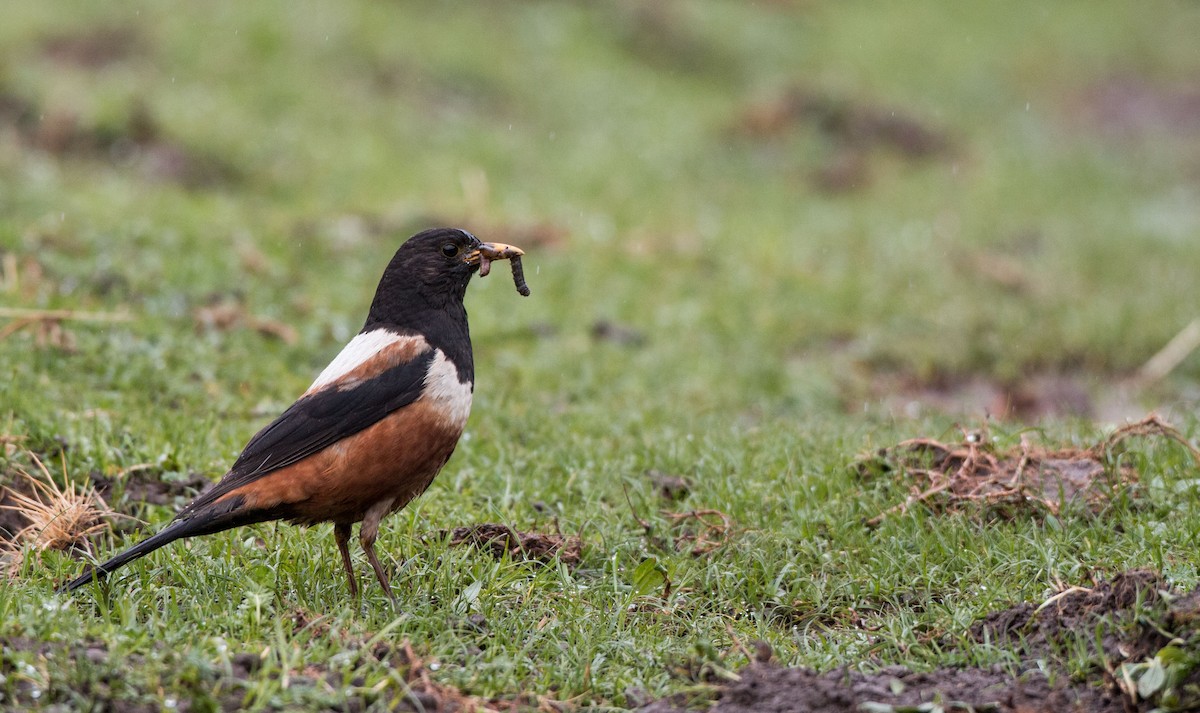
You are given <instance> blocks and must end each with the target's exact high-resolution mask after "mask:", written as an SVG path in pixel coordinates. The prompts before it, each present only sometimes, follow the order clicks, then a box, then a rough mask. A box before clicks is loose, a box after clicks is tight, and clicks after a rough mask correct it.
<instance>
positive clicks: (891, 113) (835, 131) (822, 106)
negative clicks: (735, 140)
mask: <svg viewBox="0 0 1200 713" xmlns="http://www.w3.org/2000/svg"><path fill="white" fill-rule="evenodd" d="M797 127H808V128H811V129H813V130H815V131H816V132H818V133H819V134H820V135H821V136H822V137H824V138H826V139H827V140H828V141H829V142H830V144H831V145H832V147H833V150H832V151H831V152H830V154H829V155H828V156H827V157H826V159H825V160H824V161H823V163H822V164H821V165H819V166H818V167H817V168H816V169H815V170H814V171H813V173H812V177H811V178H812V183H813V184H814V185H815V186H816V187H817V188H819V189H821V190H824V191H827V192H831V193H838V192H844V191H849V190H855V189H858V188H862V187H864V186H866V185H867V184H869V183H870V179H871V167H870V162H869V159H870V157H871V155H872V154H874V153H875V152H877V151H880V150H888V151H891V152H893V153H896V154H898V155H900V156H902V157H904V158H905V159H908V160H918V159H927V158H933V157H938V156H946V155H949V154H950V153H952V149H953V142H952V141H951V140H950V137H949V135H948V133H947V132H946V131H944V130H943V129H940V128H936V127H934V126H932V125H930V124H929V123H927V122H925V121H923V120H921V119H918V118H917V117H916V116H914V115H913V114H911V113H909V112H907V111H905V110H902V109H898V108H896V107H888V106H878V105H875V104H871V103H868V102H865V101H860V100H853V99H849V98H846V97H839V96H836V95H833V94H830V93H828V92H824V91H821V90H816V89H812V88H809V87H802V86H796V87H791V88H788V89H786V90H784V91H782V92H780V93H779V94H777V95H776V96H774V97H771V98H768V99H765V100H761V101H757V102H754V103H751V104H749V105H748V106H747V107H746V108H745V110H744V111H743V112H742V115H741V116H740V117H739V118H738V120H737V121H736V123H735V129H734V130H735V132H736V133H738V134H740V135H743V136H749V137H751V138H755V139H760V140H761V139H771V138H775V137H779V136H783V135H786V134H787V133H788V132H790V131H792V130H793V129H795V128H797Z"/></svg>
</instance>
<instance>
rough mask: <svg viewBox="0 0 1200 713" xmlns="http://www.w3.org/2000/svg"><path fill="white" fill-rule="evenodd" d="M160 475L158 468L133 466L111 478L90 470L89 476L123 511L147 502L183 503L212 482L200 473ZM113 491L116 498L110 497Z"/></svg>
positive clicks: (103, 494) (98, 488)
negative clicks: (172, 475) (181, 475)
mask: <svg viewBox="0 0 1200 713" xmlns="http://www.w3.org/2000/svg"><path fill="white" fill-rule="evenodd" d="M162 476H163V474H162V471H161V470H159V469H158V468H156V467H148V466H147V467H140V468H139V467H136V466H135V467H133V468H129V469H127V470H126V471H124V472H123V473H122V474H120V475H117V476H114V477H109V476H106V475H104V474H103V473H100V472H99V471H93V472H92V473H91V474H90V475H89V478H91V481H92V484H93V486H94V487H95V488H96V492H97V493H99V494H100V496H101V497H103V498H104V499H105V500H109V501H111V502H112V503H113V505H114V506H117V507H119V508H120V509H121V510H122V511H124V512H129V511H131V510H134V509H136V508H137V507H139V506H141V505H144V504H147V503H148V504H150V505H166V506H169V507H179V506H181V505H182V504H183V503H182V502H181V501H183V500H190V499H192V498H194V497H195V496H196V495H198V494H199V493H200V491H202V490H204V489H205V488H206V487H208V486H209V485H211V484H212V481H211V480H209V479H208V478H206V477H204V476H203V475H201V474H200V473H188V474H187V475H186V476H185V477H183V478H180V479H164V478H163V477H162ZM117 492H119V493H120V497H119V498H117V499H115V500H113V495H114V494H115V493H117Z"/></svg>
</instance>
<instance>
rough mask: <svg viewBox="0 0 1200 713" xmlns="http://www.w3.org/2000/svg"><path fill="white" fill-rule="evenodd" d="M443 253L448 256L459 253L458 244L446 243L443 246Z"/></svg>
mask: <svg viewBox="0 0 1200 713" xmlns="http://www.w3.org/2000/svg"><path fill="white" fill-rule="evenodd" d="M442 254H443V255H445V256H446V257H454V256H455V255H457V254H458V246H457V245H455V244H454V243H446V244H445V245H443V246H442Z"/></svg>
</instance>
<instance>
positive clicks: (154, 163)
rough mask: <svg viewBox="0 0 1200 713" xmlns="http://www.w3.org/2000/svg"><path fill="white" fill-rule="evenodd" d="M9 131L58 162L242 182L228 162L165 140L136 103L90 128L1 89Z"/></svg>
mask: <svg viewBox="0 0 1200 713" xmlns="http://www.w3.org/2000/svg"><path fill="white" fill-rule="evenodd" d="M8 131H11V132H13V133H14V134H15V135H16V138H17V141H18V142H19V143H20V144H21V145H23V146H27V147H29V148H33V149H38V150H41V151H45V152H46V153H48V154H51V155H53V156H56V157H60V158H82V159H90V160H100V161H105V162H107V163H109V164H112V165H114V166H117V167H121V168H124V167H129V168H133V169H135V170H137V171H139V172H140V173H141V174H142V175H143V176H144V177H145V178H146V179H149V180H160V181H170V182H173V183H178V184H180V185H182V186H185V187H187V188H209V187H214V186H218V185H223V184H228V183H232V182H235V181H237V180H238V179H239V178H240V172H239V171H238V170H237V169H236V168H235V167H234V165H233V164H232V163H231V162H229V161H227V160H226V159H224V158H222V157H219V156H215V155H211V154H207V153H205V152H202V151H199V150H196V149H193V148H190V147H188V146H186V145H185V144H183V143H182V142H181V141H179V140H178V139H175V138H173V137H171V136H169V135H168V134H167V133H166V132H165V131H164V130H163V129H162V127H161V126H160V125H159V123H158V121H157V120H155V118H154V116H153V115H152V114H151V113H150V110H149V108H148V107H146V106H145V105H143V104H134V105H133V106H132V107H131V108H130V110H129V113H128V116H127V117H126V118H125V121H124V123H114V124H104V125H101V124H89V123H87V122H85V121H84V120H83V119H82V118H80V116H79V115H78V114H77V113H75V112H73V111H71V110H70V109H69V108H62V107H50V108H47V107H44V106H39V105H38V104H37V103H35V102H33V101H31V100H29V99H27V98H25V97H22V96H20V95H18V94H15V93H13V92H11V91H6V90H5V89H4V88H3V87H0V133H3V132H8Z"/></svg>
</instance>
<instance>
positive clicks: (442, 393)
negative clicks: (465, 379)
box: [421, 349, 471, 431]
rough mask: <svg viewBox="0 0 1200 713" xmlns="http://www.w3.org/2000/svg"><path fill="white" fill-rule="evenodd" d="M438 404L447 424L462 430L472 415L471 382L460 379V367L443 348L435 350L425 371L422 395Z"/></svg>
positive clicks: (423, 397)
mask: <svg viewBox="0 0 1200 713" xmlns="http://www.w3.org/2000/svg"><path fill="white" fill-rule="evenodd" d="M421 398H422V399H424V400H427V401H429V402H431V403H433V404H434V405H436V406H437V407H438V408H439V409H440V411H441V413H442V417H443V418H445V419H446V425H447V426H450V427H451V428H454V429H456V430H459V431H461V430H462V429H463V427H464V426H466V425H467V417H468V416H470V415H471V384H464V383H462V382H461V381H459V380H458V369H457V368H456V367H455V366H454V364H453V363H451V362H450V360H449V359H447V358H446V355H445V354H444V353H443V352H442V350H441V349H438V350H437V351H436V352H434V355H433V361H432V362H431V363H430V364H429V371H427V372H425V393H424V395H423V396H422V397H421Z"/></svg>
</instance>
